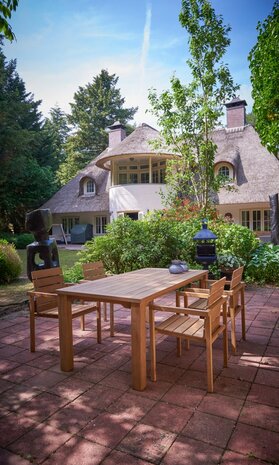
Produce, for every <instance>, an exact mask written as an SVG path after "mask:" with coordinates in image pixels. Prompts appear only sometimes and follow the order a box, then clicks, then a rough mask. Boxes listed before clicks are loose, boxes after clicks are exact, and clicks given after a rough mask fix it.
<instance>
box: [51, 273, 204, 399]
mask: <svg viewBox="0 0 279 465" xmlns="http://www.w3.org/2000/svg"><path fill="white" fill-rule="evenodd" d="M206 279H207V271H206V270H189V271H187V272H184V273H181V274H171V273H169V271H168V269H166V268H144V269H141V270H136V271H131V272H129V273H123V274H120V275H114V276H111V277H109V279H106V278H104V279H99V280H97V281H90V282H87V283H83V284H76V285H73V286H70V287H65V288H62V289H59V290H57V292H58V299H59V304H58V309H59V342H60V366H61V370H62V371H71V370H73V367H74V361H73V328H72V318H71V303H72V301H73V300H74V299H77V298H81V299H83V300H85V301H98V302H109V303H120V304H121V303H122V304H123V303H124V304H125V305H127V304H129V306H130V308H131V338H132V342H131V345H132V387H133V388H134V389H136V390H139V391H142V390H144V389H145V387H146V318H145V316H146V307H147V305H148V304H149V303H150V302H152V301H153V300H154V299H156V298H157V297H160V296H162V295H165V294H167V293H169V292H171V291H174V290H176V289H178V288H180V287H183V286H186V285H187V284H190V283H192V282H194V281H200V287H205V280H206Z"/></svg>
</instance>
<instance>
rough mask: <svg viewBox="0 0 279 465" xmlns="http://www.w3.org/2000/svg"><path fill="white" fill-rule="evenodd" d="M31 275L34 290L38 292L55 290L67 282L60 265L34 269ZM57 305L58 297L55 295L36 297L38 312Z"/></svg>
mask: <svg viewBox="0 0 279 465" xmlns="http://www.w3.org/2000/svg"><path fill="white" fill-rule="evenodd" d="M31 277H32V282H33V285H34V290H35V291H37V292H55V291H56V290H57V289H59V288H61V287H63V286H64V284H65V283H64V278H63V273H62V269H61V268H59V267H57V268H47V269H43V270H38V271H32V273H31ZM56 306H57V298H56V297H55V296H53V297H37V298H36V311H37V312H38V313H39V312H40V311H43V310H48V309H50V308H53V307H56Z"/></svg>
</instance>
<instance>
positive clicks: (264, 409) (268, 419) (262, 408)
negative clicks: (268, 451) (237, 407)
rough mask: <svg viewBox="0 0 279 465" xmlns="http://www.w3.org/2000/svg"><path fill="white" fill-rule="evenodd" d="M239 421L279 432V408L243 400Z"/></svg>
mask: <svg viewBox="0 0 279 465" xmlns="http://www.w3.org/2000/svg"><path fill="white" fill-rule="evenodd" d="M239 421H240V422H241V423H247V424H249V425H254V426H259V427H261V428H264V429H268V430H271V431H277V432H278V433H279V408H277V407H271V406H269V405H263V404H256V403H255V402H245V404H244V407H243V409H242V411H241V414H240V417H239Z"/></svg>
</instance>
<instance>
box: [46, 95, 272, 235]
mask: <svg viewBox="0 0 279 465" xmlns="http://www.w3.org/2000/svg"><path fill="white" fill-rule="evenodd" d="M245 106H246V102H245V100H240V99H239V98H235V99H233V100H232V101H231V102H230V103H228V104H227V105H226V107H227V127H226V128H224V129H217V130H216V131H214V133H213V139H214V141H215V143H216V145H217V147H218V150H217V154H216V159H215V170H216V173H218V172H221V173H223V174H224V175H226V176H228V177H229V178H230V179H231V182H232V185H233V186H234V190H232V191H227V190H225V189H222V190H221V192H220V193H219V194H218V196H217V199H216V200H217V203H218V209H219V211H220V213H222V214H224V215H225V214H229V215H230V216H231V217H232V218H233V220H234V221H235V222H237V223H241V224H243V225H245V226H247V227H250V228H251V229H253V230H254V231H256V232H258V234H259V235H261V234H269V228H270V221H269V217H270V209H269V195H272V194H274V193H277V192H278V190H279V162H278V160H277V159H276V158H275V157H274V156H273V155H272V154H270V153H269V152H268V151H267V150H266V149H265V148H264V147H263V146H262V145H261V143H260V139H259V137H258V135H257V133H256V131H255V129H254V128H253V127H252V126H251V125H246V119H245ZM159 137H160V136H159V132H158V131H157V130H156V129H154V128H152V127H150V126H149V125H147V124H142V125H141V126H139V127H137V128H136V129H135V130H134V131H133V132H132V133H131V134H130V135H129V136H128V137H126V133H125V128H124V127H123V126H122V125H121V124H120V123H119V122H116V123H115V124H114V125H112V126H111V127H110V133H109V146H108V148H107V149H106V150H104V152H103V153H101V154H100V155H99V156H98V157H97V158H96V159H95V160H93V161H92V162H91V163H89V164H88V165H87V166H86V167H85V168H84V169H83V170H81V171H80V172H79V173H78V175H77V176H75V177H74V178H73V179H72V180H71V181H70V182H69V183H68V184H66V185H65V186H64V187H62V188H61V189H60V190H59V191H58V192H57V193H56V194H55V195H54V196H53V197H52V198H51V199H50V200H49V201H48V202H46V203H45V204H44V206H43V207H44V208H50V210H51V211H52V214H53V218H54V222H55V223H60V224H63V228H64V230H65V232H66V233H68V234H69V233H70V230H71V228H72V226H73V225H74V224H75V223H90V224H92V225H93V233H94V235H96V234H103V233H104V232H105V226H106V224H107V223H108V222H110V221H111V220H112V219H114V218H116V217H118V216H123V215H128V216H130V217H131V218H133V219H138V218H140V217H141V215H143V214H144V213H146V212H147V211H149V210H153V209H159V208H161V207H162V205H161V196H160V191H164V190H165V184H164V177H165V166H166V160H167V159H168V158H172V157H173V154H172V153H171V152H170V151H169V150H167V149H165V150H162V149H160V150H158V149H156V148H155V147H154V144H152V142H151V141H152V140H156V139H158V138H159ZM143 184H144V185H143Z"/></svg>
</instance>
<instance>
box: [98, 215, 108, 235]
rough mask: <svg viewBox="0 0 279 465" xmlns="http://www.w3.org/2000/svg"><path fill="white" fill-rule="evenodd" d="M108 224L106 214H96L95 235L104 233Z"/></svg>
mask: <svg viewBox="0 0 279 465" xmlns="http://www.w3.org/2000/svg"><path fill="white" fill-rule="evenodd" d="M107 224H108V219H107V217H106V216H96V219H95V225H96V228H95V234H96V236H101V235H103V234H105V233H106V226H107Z"/></svg>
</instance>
